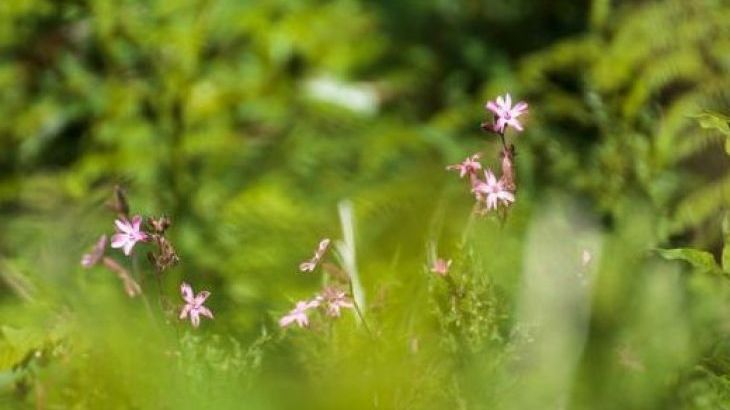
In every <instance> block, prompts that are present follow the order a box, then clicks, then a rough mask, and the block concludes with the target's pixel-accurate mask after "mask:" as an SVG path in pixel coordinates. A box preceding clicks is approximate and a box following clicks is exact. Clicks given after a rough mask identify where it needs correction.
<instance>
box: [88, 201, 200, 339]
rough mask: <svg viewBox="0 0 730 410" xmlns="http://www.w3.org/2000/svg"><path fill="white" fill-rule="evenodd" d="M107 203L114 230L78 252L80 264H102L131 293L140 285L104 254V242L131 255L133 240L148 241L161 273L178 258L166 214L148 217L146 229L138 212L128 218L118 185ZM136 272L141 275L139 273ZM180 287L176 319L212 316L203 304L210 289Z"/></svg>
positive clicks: (138, 290) (151, 257)
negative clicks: (87, 249)
mask: <svg viewBox="0 0 730 410" xmlns="http://www.w3.org/2000/svg"><path fill="white" fill-rule="evenodd" d="M109 206H110V208H111V209H112V210H113V211H115V212H116V213H117V215H118V216H117V218H116V219H115V221H114V227H115V231H116V232H115V233H114V235H112V236H111V240H109V239H108V237H107V235H106V234H103V235H101V237H99V239H98V240H97V242H96V244H94V246H93V248H92V249H91V251H90V252H89V253H86V254H84V255H83V256H82V258H81V266H83V267H84V268H87V269H89V268H92V267H94V266H96V265H102V266H104V267H105V268H107V269H108V270H109V271H111V272H113V273H115V274H116V275H117V277H119V279H120V280H121V281H122V284H123V286H124V289H125V291H126V293H127V295H129V296H130V297H134V296H137V295H139V294H141V293H142V287H141V286H140V285H139V283H138V282H137V281H136V280H135V279H134V275H133V274H132V273H130V270H129V269H128V268H126V267H125V266H124V264H122V263H120V262H118V261H117V260H116V259H115V258H112V257H111V256H107V255H106V251H107V246H108V245H109V246H111V248H114V249H121V250H122V253H123V254H124V256H126V257H131V256H132V255H133V252H134V249H135V247H136V246H137V244H139V243H144V242H151V243H152V244H153V246H154V248H155V249H154V250H153V251H150V252H148V253H147V258H148V260H149V261H150V262H151V263H152V264H153V265H154V267H155V270H156V273H155V274H156V275H161V274H162V273H163V272H164V271H165V270H167V269H168V268H170V267H172V266H174V265H175V264H177V262H178V261H179V258H178V256H177V252H176V251H175V248H174V247H173V246H172V244H171V242H170V241H169V240H168V239H167V237H166V236H165V231H166V230H167V228H168V227H169V226H170V224H171V222H170V220H169V218H167V217H160V218H148V219H147V221H146V222H147V230H145V229H144V228H143V222H145V221H144V219H143V218H142V216H140V215H134V216H132V217H131V218H130V215H129V205H128V203H127V199H126V195H125V194H124V191H122V189H121V188H119V187H117V188H116V189H115V192H114V198H113V200H112V201H111V203H110V204H109ZM139 275H142V273H140V274H139ZM180 290H181V293H182V298H183V301H184V302H185V304H184V305H183V307H182V310H181V312H180V316H179V317H180V319H185V318H187V317H190V321H191V322H192V324H193V326H194V327H198V325H199V324H200V316H205V317H208V318H210V319H212V318H213V312H211V310H210V309H208V308H207V307H205V306H203V303H204V302H205V301H206V299H207V298H208V296H210V292H208V291H205V290H204V291H201V292H199V293H198V294H197V295H194V294H193V289H192V287H191V286H190V285H188V284H187V283H184V282H183V283H182V284H181V286H180ZM160 298H161V301H162V295H160Z"/></svg>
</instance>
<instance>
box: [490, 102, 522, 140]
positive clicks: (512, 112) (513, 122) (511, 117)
mask: <svg viewBox="0 0 730 410" xmlns="http://www.w3.org/2000/svg"><path fill="white" fill-rule="evenodd" d="M486 108H487V109H488V110H489V111H491V112H493V113H494V116H495V121H496V122H495V124H494V130H495V131H497V132H499V133H500V134H504V132H505V131H506V129H507V126H508V125H509V126H511V127H514V128H515V129H516V130H517V131H522V124H520V122H519V121H517V117H519V116H520V115H522V114H525V113H526V112H527V103H526V102H524V101H520V102H518V103H517V104H515V106H514V107H512V96H510V95H509V93H508V94H506V95H505V96H504V98H502V96H498V97H497V99H496V100H495V101H494V102H492V101H488V102H487V105H486Z"/></svg>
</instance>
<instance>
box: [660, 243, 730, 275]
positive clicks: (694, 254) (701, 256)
mask: <svg viewBox="0 0 730 410" xmlns="http://www.w3.org/2000/svg"><path fill="white" fill-rule="evenodd" d="M657 252H659V255H661V256H662V257H663V258H664V259H669V260H683V261H685V262H689V264H690V265H692V266H693V267H695V268H697V269H699V270H702V271H704V272H711V273H720V272H722V269H720V267H719V266H718V265H717V262H716V261H715V257H714V256H712V254H711V253H709V252H706V251H701V250H699V249H691V248H677V249H657Z"/></svg>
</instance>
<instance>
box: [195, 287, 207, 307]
mask: <svg viewBox="0 0 730 410" xmlns="http://www.w3.org/2000/svg"><path fill="white" fill-rule="evenodd" d="M208 296H210V292H208V291H207V290H203V291H201V292H198V294H197V295H196V296H195V300H194V302H193V303H195V306H200V305H202V304H203V303H204V302H205V299H208Z"/></svg>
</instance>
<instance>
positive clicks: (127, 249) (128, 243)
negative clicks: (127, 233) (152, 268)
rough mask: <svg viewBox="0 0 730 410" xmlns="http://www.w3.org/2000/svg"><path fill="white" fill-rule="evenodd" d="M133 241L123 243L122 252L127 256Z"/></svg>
mask: <svg viewBox="0 0 730 410" xmlns="http://www.w3.org/2000/svg"><path fill="white" fill-rule="evenodd" d="M134 244H135V242H134V241H127V243H125V244H124V249H123V250H124V254H125V255H127V256H129V255H130V254H131V253H132V248H134Z"/></svg>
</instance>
